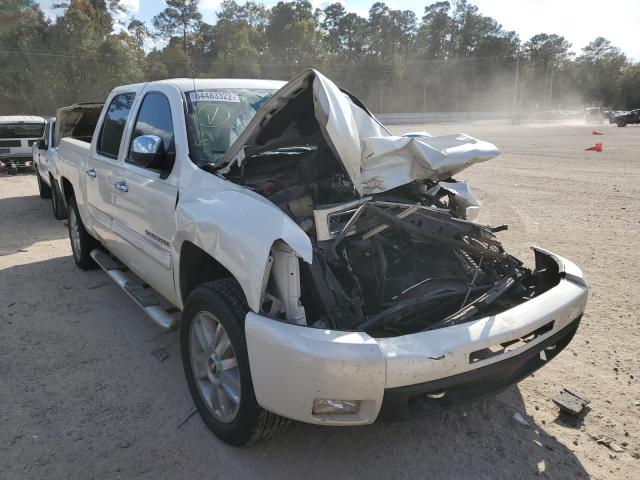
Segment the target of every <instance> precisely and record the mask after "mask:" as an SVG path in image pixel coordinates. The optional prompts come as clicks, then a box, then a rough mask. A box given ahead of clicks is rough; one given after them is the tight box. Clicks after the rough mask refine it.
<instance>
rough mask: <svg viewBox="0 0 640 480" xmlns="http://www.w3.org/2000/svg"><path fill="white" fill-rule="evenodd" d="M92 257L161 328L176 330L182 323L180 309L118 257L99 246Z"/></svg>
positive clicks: (93, 251) (92, 253)
mask: <svg viewBox="0 0 640 480" xmlns="http://www.w3.org/2000/svg"><path fill="white" fill-rule="evenodd" d="M90 255H91V258H93V259H94V260H95V262H96V263H97V264H98V265H99V266H100V268H102V269H103V270H104V271H105V272H106V274H107V275H109V276H110V277H111V280H113V281H114V282H115V283H116V285H118V286H119V287H120V288H121V289H122V290H124V291H125V292H126V293H127V295H129V297H131V299H132V300H133V301H134V302H136V304H137V305H138V306H139V307H140V308H142V310H144V311H145V313H146V314H147V315H148V316H149V317H150V318H151V320H153V322H154V323H155V324H156V325H158V326H159V327H160V328H163V329H165V330H174V329H175V328H177V327H178V325H179V324H180V310H178V309H177V308H176V307H175V306H173V305H171V304H170V303H169V302H168V301H166V300H165V299H164V298H162V296H161V295H160V294H158V293H157V292H156V291H155V290H154V289H153V288H151V287H150V286H149V285H148V284H147V283H145V282H144V280H142V279H141V278H140V277H138V276H137V275H135V274H134V273H133V272H132V271H131V270H129V269H128V268H127V267H126V266H125V265H124V264H122V263H121V262H120V261H119V260H118V259H117V258H115V257H112V256H110V255H109V254H107V253H105V252H104V251H102V250H100V249H99V248H95V249H93V250H92V251H91V253H90Z"/></svg>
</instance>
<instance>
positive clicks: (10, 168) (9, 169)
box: [7, 165, 18, 176]
mask: <svg viewBox="0 0 640 480" xmlns="http://www.w3.org/2000/svg"><path fill="white" fill-rule="evenodd" d="M17 174H18V168H17V167H14V166H13V165H9V166H8V167H7V175H12V176H13V175H17Z"/></svg>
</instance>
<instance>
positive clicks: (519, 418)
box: [513, 412, 529, 427]
mask: <svg viewBox="0 0 640 480" xmlns="http://www.w3.org/2000/svg"><path fill="white" fill-rule="evenodd" d="M513 419H514V420H515V421H516V422H518V423H519V424H520V425H524V426H525V427H528V426H529V422H527V421H526V420H525V418H524V417H523V416H522V415H520V414H519V413H518V412H516V413H514V414H513Z"/></svg>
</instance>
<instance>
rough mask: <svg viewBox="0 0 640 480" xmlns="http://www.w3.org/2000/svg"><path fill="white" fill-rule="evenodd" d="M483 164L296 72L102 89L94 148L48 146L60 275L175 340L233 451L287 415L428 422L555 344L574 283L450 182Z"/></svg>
mask: <svg viewBox="0 0 640 480" xmlns="http://www.w3.org/2000/svg"><path fill="white" fill-rule="evenodd" d="M498 154H499V151H498V149H497V148H496V147H495V146H494V145H491V144H490V143H487V142H483V141H480V140H477V139H474V138H472V137H469V136H467V135H464V134H456V135H445V136H429V135H428V134H426V133H414V134H411V135H406V136H393V135H391V134H390V133H389V132H388V131H387V130H386V129H385V128H384V127H383V126H382V125H381V124H380V123H379V122H378V121H377V120H376V119H375V117H373V116H372V115H371V114H370V113H369V112H368V111H367V109H366V108H365V107H364V106H363V105H362V104H361V103H360V101H359V100H358V99H357V98H355V97H353V96H352V95H351V94H349V93H348V92H346V91H342V90H340V89H339V88H338V87H336V85H335V84H334V83H332V82H331V81H330V80H328V79H327V78H325V77H324V76H322V75H321V74H320V73H318V72H317V71H315V70H306V71H304V72H303V73H301V74H299V75H298V76H296V77H295V78H294V79H293V80H291V81H290V82H288V83H286V84H284V83H282V82H275V81H258V80H237V79H235V80H223V79H217V80H203V79H196V80H193V79H176V80H165V81H158V82H151V83H146V84H138V85H127V86H123V87H118V88H116V89H115V90H113V92H111V94H110V95H109V97H108V99H107V103H106V105H105V108H104V110H103V112H102V114H101V116H100V119H99V121H98V125H97V128H96V131H95V134H94V136H93V139H92V141H91V143H90V144H89V143H86V142H83V141H80V140H77V139H62V141H61V143H60V147H59V150H58V163H59V166H58V168H59V175H60V184H61V189H62V194H63V197H64V199H65V201H66V203H67V205H68V211H69V217H68V219H69V220H68V224H69V236H70V240H71V247H72V251H73V258H74V260H75V262H76V263H77V265H78V266H79V267H80V268H83V269H87V268H90V267H92V266H93V265H94V264H95V263H97V264H98V265H100V266H101V267H102V268H103V269H104V270H105V271H106V272H107V274H108V275H110V276H111V277H112V279H113V280H115V282H116V283H117V284H118V285H120V286H121V287H122V288H123V289H124V291H125V292H127V293H128V294H129V295H130V296H131V298H133V299H134V300H135V301H136V302H137V303H138V304H139V305H140V306H141V307H142V308H143V309H144V310H145V311H146V312H147V313H148V314H149V316H150V317H151V318H152V319H153V320H154V321H155V322H156V323H158V324H159V325H160V326H162V327H164V328H167V329H171V328H176V327H180V328H181V334H180V341H181V352H182V361H183V365H184V371H185V374H186V379H187V384H188V386H189V389H190V391H191V394H192V396H193V399H194V402H195V404H196V406H197V409H198V411H199V413H200V415H201V416H202V418H203V420H204V421H205V423H206V424H207V425H208V426H209V428H210V429H211V430H212V431H213V432H214V433H215V434H216V435H217V436H218V437H219V438H221V439H222V440H224V441H226V442H228V443H231V444H233V445H244V444H247V443H250V442H252V441H256V440H259V439H261V438H265V437H267V436H269V435H270V434H271V433H272V432H273V431H274V430H276V429H277V428H279V427H281V426H282V425H284V424H286V419H294V420H298V421H302V422H309V423H314V424H319V425H363V424H369V423H371V422H373V421H375V420H376V419H377V418H383V419H386V420H398V419H402V418H407V417H413V416H415V415H420V414H426V413H433V412H437V411H439V410H441V409H443V408H446V407H448V406H450V405H452V404H455V403H457V402H464V401H469V400H473V399H476V398H480V397H483V396H486V395H490V394H492V393H494V392H495V391H498V390H500V389H503V388H505V387H507V386H509V385H511V384H513V383H515V382H518V381H519V380H521V379H522V378H524V377H526V376H527V375H529V374H530V373H531V372H533V371H534V370H536V369H537V368H539V367H541V366H542V365H544V364H545V363H546V362H547V361H549V360H550V359H552V358H553V357H555V356H556V355H557V354H558V353H559V352H560V351H561V350H562V349H563V348H564V347H565V346H566V345H567V344H568V343H569V342H570V341H571V339H572V337H573V335H574V333H575V332H576V329H577V328H578V324H579V322H580V318H581V316H582V313H583V311H584V308H585V304H586V300H587V285H586V282H585V280H584V279H583V275H582V273H581V271H580V269H579V268H578V267H577V266H576V265H574V264H573V263H571V262H570V261H568V260H566V259H564V258H562V257H560V256H558V255H555V254H553V253H550V252H548V251H545V250H543V249H541V248H534V250H535V257H536V266H535V269H529V268H526V267H524V266H523V265H522V263H521V262H520V261H518V260H517V259H516V258H514V257H512V256H510V255H508V254H507V253H506V252H505V251H504V250H503V248H502V246H501V245H500V243H499V242H498V241H497V239H496V238H495V235H494V233H495V232H497V231H500V230H501V229H504V228H505V227H504V226H500V227H489V226H485V225H481V224H478V223H475V222H471V221H469V219H470V218H471V217H472V216H473V215H475V213H477V208H478V207H477V204H476V203H475V201H474V200H473V197H472V195H471V193H470V191H469V188H468V186H467V185H466V183H464V182H456V181H455V180H453V179H452V175H454V174H456V173H458V172H460V171H461V170H463V169H464V168H466V167H467V166H469V165H472V164H474V163H477V162H481V161H485V160H488V159H490V158H493V157H495V156H497V155H498ZM94 262H95V263H94ZM567 371H568V372H569V371H570V370H569V369H568V370H567Z"/></svg>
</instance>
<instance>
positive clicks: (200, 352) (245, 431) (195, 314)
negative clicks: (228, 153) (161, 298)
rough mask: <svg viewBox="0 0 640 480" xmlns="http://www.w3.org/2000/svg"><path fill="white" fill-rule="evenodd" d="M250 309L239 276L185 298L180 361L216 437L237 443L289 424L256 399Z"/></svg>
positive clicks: (263, 436)
mask: <svg viewBox="0 0 640 480" xmlns="http://www.w3.org/2000/svg"><path fill="white" fill-rule="evenodd" d="M248 310H249V308H248V307H247V303H246V300H245V298H244V294H243V293H242V289H241V288H240V285H238V283H237V282H236V281H235V280H233V279H223V280H217V281H215V282H210V283H205V284H203V285H201V286H199V287H197V288H196V289H195V290H194V291H193V292H192V293H191V294H190V295H189V297H188V298H187V301H186V302H185V309H184V312H183V315H182V327H181V332H180V348H181V352H182V365H183V367H184V372H185V375H186V378H187V384H188V386H189V390H190V392H191V396H192V397H193V401H194V403H195V405H196V408H197V409H198V413H199V414H200V416H201V417H202V420H203V421H204V423H205V424H206V425H207V427H209V429H210V430H211V431H212V432H213V433H214V435H216V436H217V437H218V438H219V439H220V440H222V441H224V442H226V443H228V444H230V445H233V446H236V447H240V446H246V445H250V444H252V443H256V442H260V441H264V440H266V439H268V438H269V437H271V436H272V435H273V434H274V433H275V432H276V431H278V430H280V429H282V428H284V427H285V426H286V425H288V424H289V420H288V419H286V418H284V417H280V416H278V415H275V414H273V413H271V412H268V411H266V410H264V409H263V408H261V407H260V406H259V405H258V402H257V401H256V396H255V392H254V390H253V383H252V381H251V371H250V369H249V356H248V353H247V343H246V338H245V332H244V317H245V315H246V313H247V311H248ZM219 327H222V330H220V329H219ZM206 332H209V333H208V334H207V333H206ZM225 334H226V340H228V342H227V341H226V340H225ZM216 339H217V340H218V341H216ZM227 343H229V344H230V345H229V346H226V345H227ZM214 347H215V348H214ZM234 360H235V366H234ZM225 362H226V365H225ZM196 371H197V374H198V375H197V376H196ZM238 380H239V385H238ZM216 382H219V383H216ZM227 392H231V393H230V394H228V393H227ZM238 394H239V395H238ZM236 401H237V402H236Z"/></svg>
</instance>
